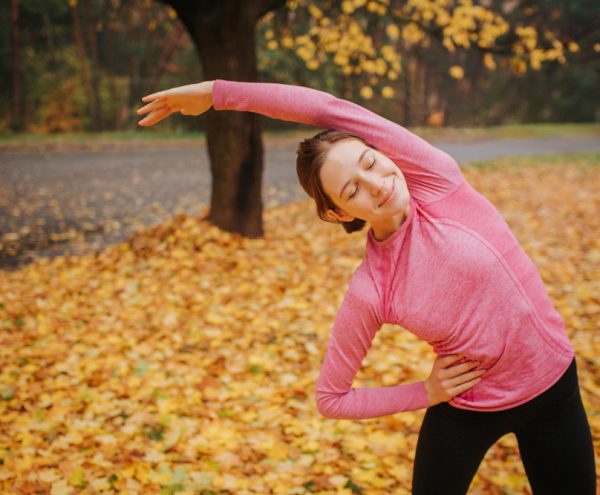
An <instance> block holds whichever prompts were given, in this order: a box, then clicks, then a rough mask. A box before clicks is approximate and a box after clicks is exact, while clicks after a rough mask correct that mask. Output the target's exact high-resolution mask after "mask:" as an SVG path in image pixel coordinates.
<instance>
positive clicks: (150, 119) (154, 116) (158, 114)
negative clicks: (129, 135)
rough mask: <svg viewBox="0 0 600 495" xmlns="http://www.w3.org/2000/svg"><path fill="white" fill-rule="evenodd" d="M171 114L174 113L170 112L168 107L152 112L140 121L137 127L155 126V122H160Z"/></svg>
mask: <svg viewBox="0 0 600 495" xmlns="http://www.w3.org/2000/svg"><path fill="white" fill-rule="evenodd" d="M173 112H174V110H172V109H170V108H168V107H164V108H161V109H160V110H155V111H154V112H152V113H150V115H148V116H147V117H145V118H143V119H142V120H140V121H139V122H138V125H141V126H148V125H153V124H156V123H157V122H160V121H161V120H163V119H164V118H166V117H168V116H169V115H171V114H172V113H173Z"/></svg>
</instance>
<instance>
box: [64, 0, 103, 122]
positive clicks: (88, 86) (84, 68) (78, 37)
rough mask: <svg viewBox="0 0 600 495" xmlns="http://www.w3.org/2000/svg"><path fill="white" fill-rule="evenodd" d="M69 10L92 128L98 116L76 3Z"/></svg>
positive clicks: (70, 4)
mask: <svg viewBox="0 0 600 495" xmlns="http://www.w3.org/2000/svg"><path fill="white" fill-rule="evenodd" d="M69 7H70V9H71V21H72V23H73V36H74V37H75V46H76V48H77V56H78V57H79V60H80V63H81V78H82V80H83V88H84V90H85V92H86V97H87V101H88V107H89V111H90V121H91V126H92V128H93V126H94V121H97V119H98V115H97V113H96V107H95V105H94V101H93V98H92V94H93V90H92V83H91V81H90V74H89V72H88V60H87V56H86V53H85V45H84V43H83V34H82V32H81V22H80V21H79V14H78V12H77V3H76V2H73V3H69Z"/></svg>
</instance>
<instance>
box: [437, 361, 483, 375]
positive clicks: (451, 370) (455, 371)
mask: <svg viewBox="0 0 600 495" xmlns="http://www.w3.org/2000/svg"><path fill="white" fill-rule="evenodd" d="M480 364H481V363H480V362H479V361H468V362H466V363H461V364H457V365H456V366H449V367H447V368H445V369H443V370H440V376H441V377H442V378H453V377H455V376H458V375H462V374H463V373H466V372H467V371H469V370H472V369H473V368H476V367H477V366H479V365H480Z"/></svg>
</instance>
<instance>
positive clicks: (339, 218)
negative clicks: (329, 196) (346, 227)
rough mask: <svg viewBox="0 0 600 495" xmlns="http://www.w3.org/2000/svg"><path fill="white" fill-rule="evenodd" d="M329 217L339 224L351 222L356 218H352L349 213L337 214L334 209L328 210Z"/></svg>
mask: <svg viewBox="0 0 600 495" xmlns="http://www.w3.org/2000/svg"><path fill="white" fill-rule="evenodd" d="M327 216H328V217H329V218H331V219H332V220H337V221H339V222H351V221H352V220H354V219H355V218H356V217H353V216H350V215H348V214H347V213H344V212H341V213H340V212H337V211H334V210H332V209H328V210H327Z"/></svg>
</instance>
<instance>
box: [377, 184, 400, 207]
mask: <svg viewBox="0 0 600 495" xmlns="http://www.w3.org/2000/svg"><path fill="white" fill-rule="evenodd" d="M395 192H396V181H395V180H394V179H392V190H391V191H390V193H389V194H388V195H387V196H386V198H385V199H384V200H383V203H381V204H380V205H379V207H380V208H381V207H382V206H383V205H384V204H386V203H387V202H388V201H389V200H390V199H391V198H392V196H393V195H394V193H395Z"/></svg>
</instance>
